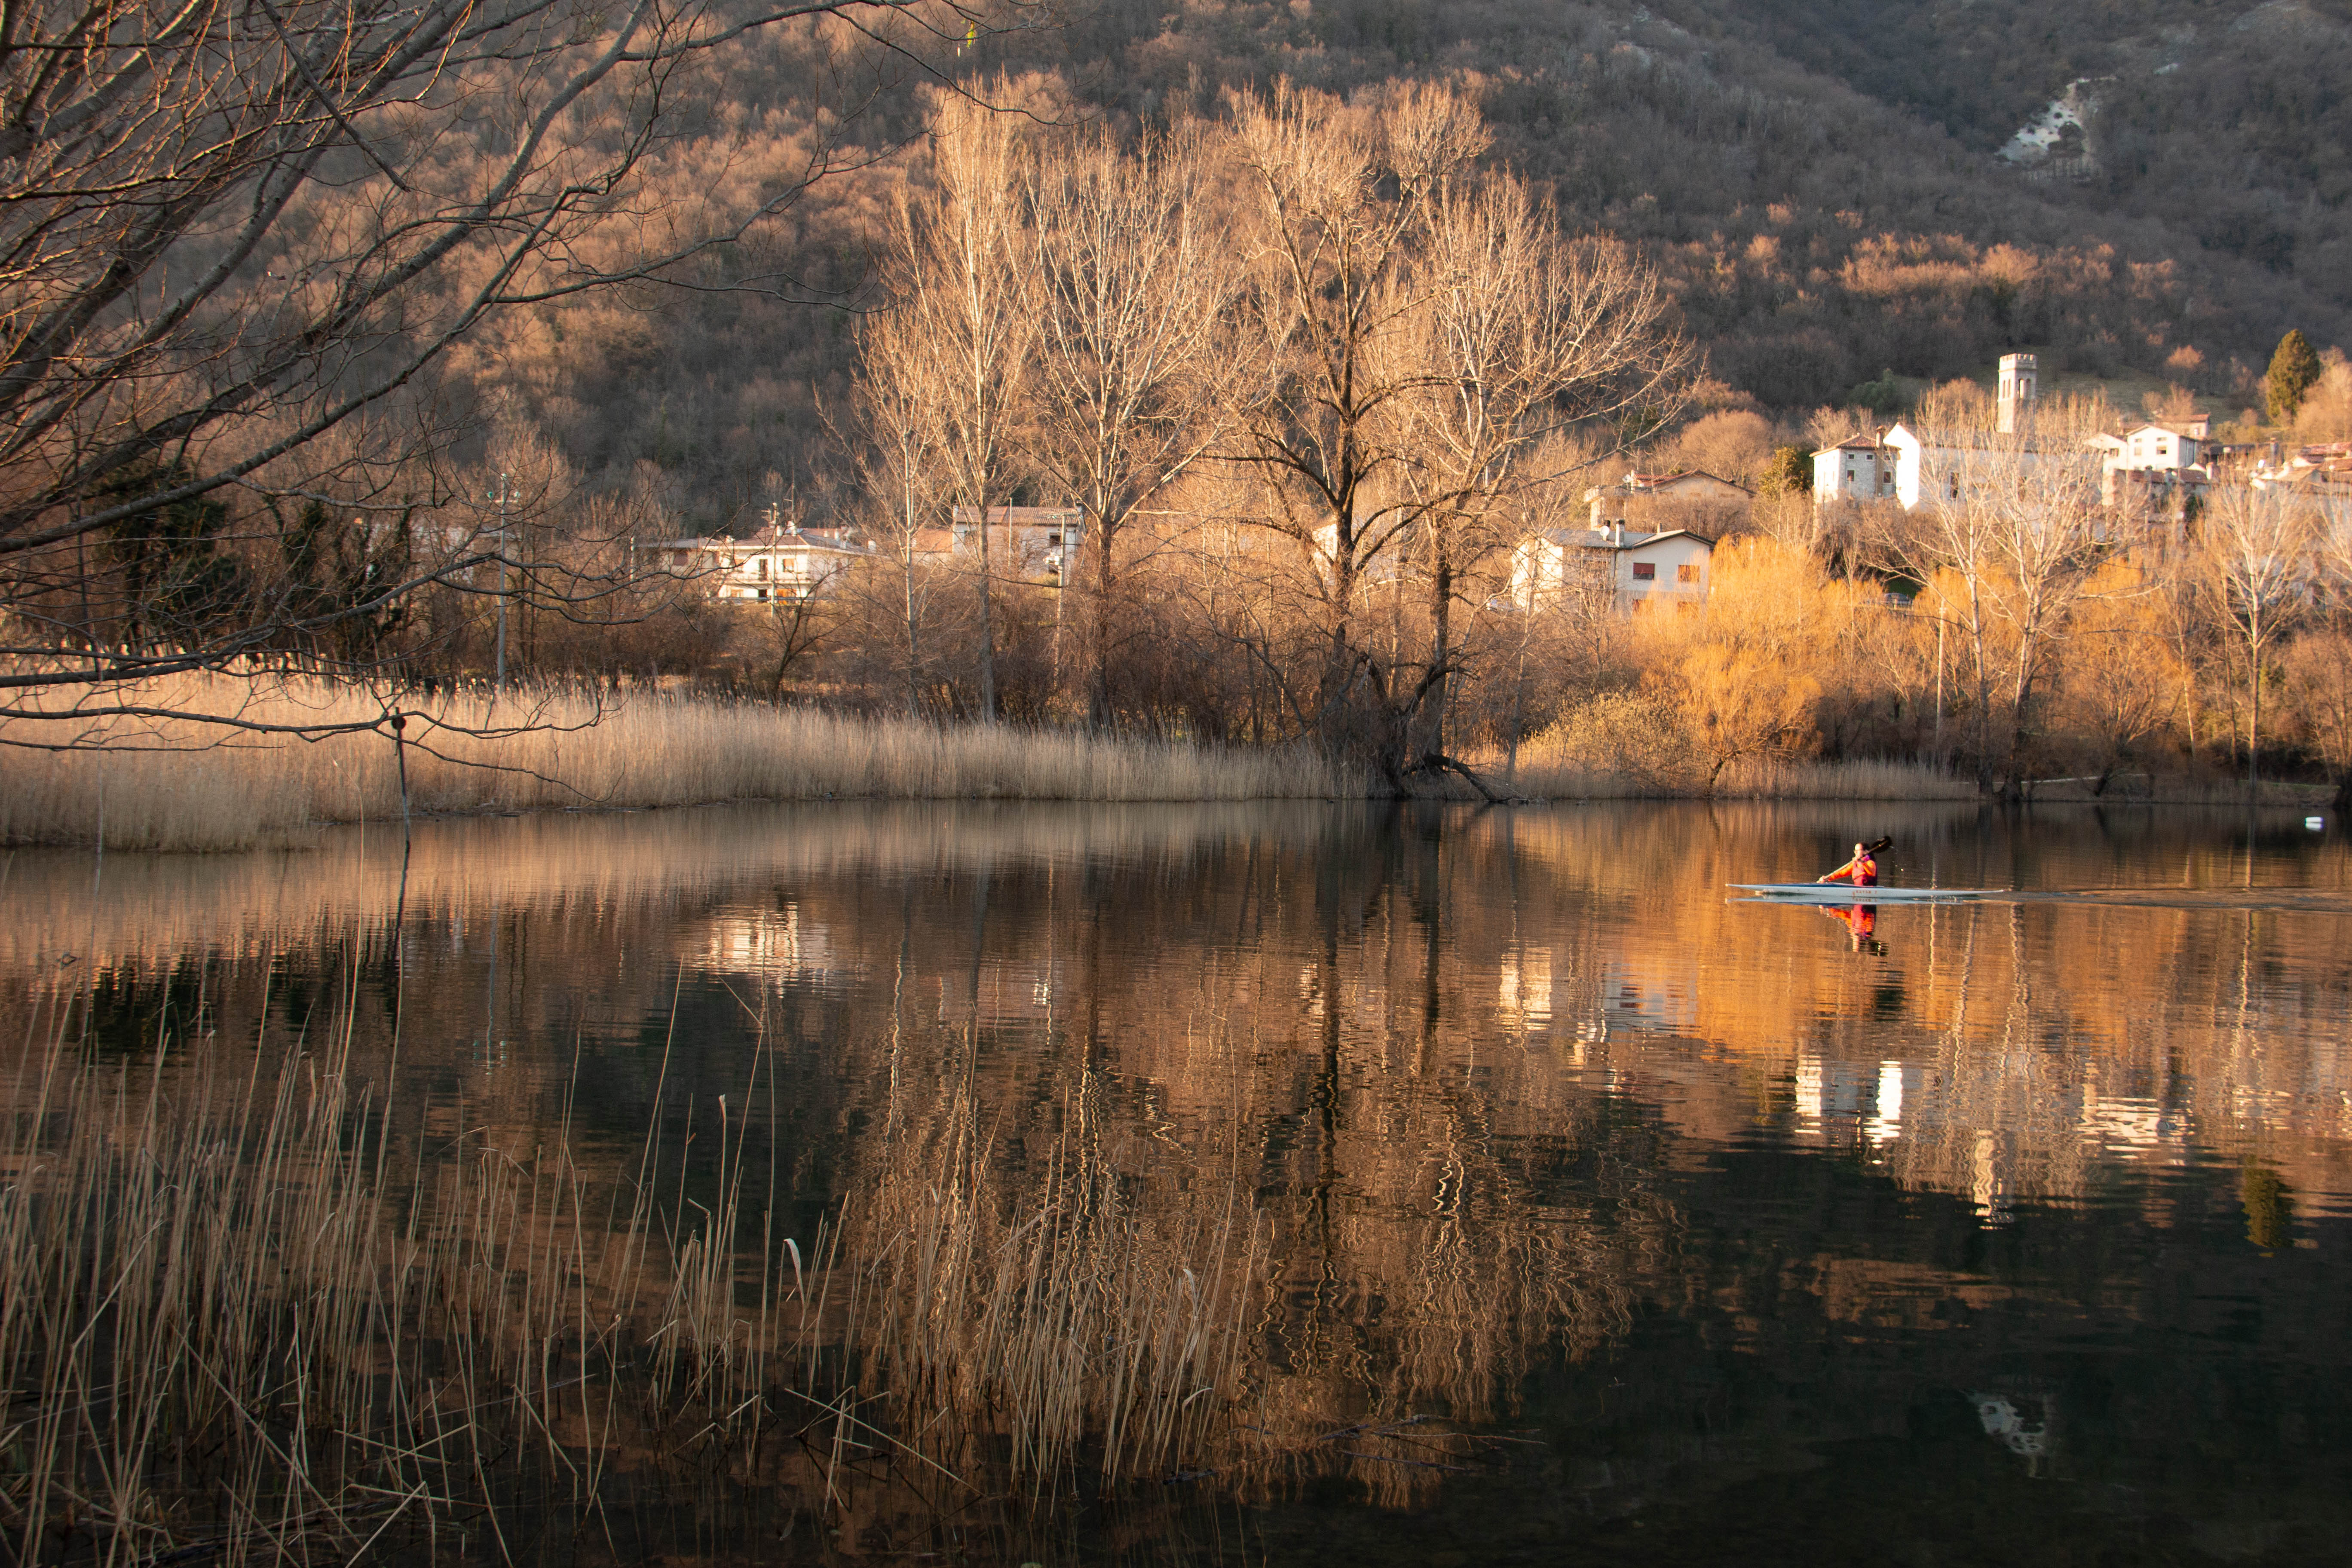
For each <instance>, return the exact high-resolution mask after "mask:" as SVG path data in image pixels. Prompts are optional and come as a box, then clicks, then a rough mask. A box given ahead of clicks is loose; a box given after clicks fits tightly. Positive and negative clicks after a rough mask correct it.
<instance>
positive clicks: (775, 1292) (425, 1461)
mask: <svg viewBox="0 0 2352 1568" xmlns="http://www.w3.org/2000/svg"><path fill="white" fill-rule="evenodd" d="M354 979H356V977H354ZM50 1005H51V1011H50V1014H49V1016H48V1017H47V1019H46V1020H45V1022H46V1024H47V1027H46V1028H43V1029H42V1030H41V1031H40V1032H41V1034H42V1035H44V1036H46V1038H36V1039H33V1040H30V1041H28V1042H26V1044H27V1047H28V1048H27V1049H26V1051H25V1053H24V1056H23V1058H21V1060H20V1063H19V1065H18V1067H17V1068H16V1071H15V1072H14V1073H12V1074H11V1075H10V1077H11V1082H10V1084H9V1090H10V1101H9V1103H10V1104H11V1105H12V1107H14V1108H15V1110H14V1111H13V1113H12V1114H10V1115H8V1116H6V1117H5V1118H0V1289H5V1301H6V1303H7V1309H8V1310H5V1312H0V1368H5V1372H6V1373H7V1375H8V1377H9V1386H10V1388H11V1389H12V1390H14V1391H16V1392H15V1393H14V1394H12V1397H11V1399H10V1400H9V1401H8V1402H7V1405H6V1406H5V1419H0V1442H5V1446H6V1451H7V1453H8V1455H9V1463H8V1465H7V1466H6V1467H5V1469H0V1540H7V1541H9V1542H10V1544H11V1545H12V1546H13V1548H14V1552H13V1554H12V1556H11V1558H10V1560H11V1561H13V1562H16V1563H67V1562H90V1563H125V1564H128V1563H163V1562H179V1561H183V1560H186V1561H194V1560H197V1559H199V1558H201V1559H204V1560H207V1561H209V1560H213V1559H215V1557H217V1558H218V1559H219V1560H221V1561H226V1562H232V1563H234V1562H247V1561H257V1560H260V1559H262V1558H268V1559H269V1560H272V1561H277V1562H282V1563H310V1562H322V1561H332V1562H349V1561H353V1560H357V1559H362V1558H366V1559H369V1560H372V1561H403V1560H406V1559H407V1557H408V1555H409V1554H410V1553H418V1554H420V1555H429V1556H433V1557H438V1556H440V1555H441V1554H442V1552H441V1550H440V1549H441V1548H444V1547H446V1545H447V1544H448V1541H447V1539H446V1538H447V1537H450V1536H451V1535H453V1534H455V1533H457V1532H458V1531H469V1532H475V1533H477V1534H478V1535H479V1536H482V1537H487V1538H489V1540H490V1541H491V1542H493V1544H494V1550H495V1551H496V1552H497V1554H498V1555H499V1557H500V1558H501V1559H503V1560H504V1561H507V1562H515V1561H518V1560H519V1559H518V1557H517V1555H516V1547H517V1546H518V1545H520V1543H521V1542H525V1541H530V1540H535V1539H541V1540H543V1539H549V1538H560V1537H561V1536H562V1535H564V1534H572V1535H574V1536H575V1539H576V1540H577V1541H578V1542H581V1543H583V1544H584V1543H585V1542H587V1541H588V1540H589V1539H592V1538H593V1536H594V1535H595V1534H596V1532H597V1531H598V1528H599V1522H598V1521H600V1519H601V1520H602V1521H603V1523H602V1529H603V1530H604V1532H605V1533H606V1534H607V1535H609V1534H610V1532H611V1531H612V1530H613V1528H614V1525H613V1522H612V1520H611V1517H610V1513H609V1512H608V1510H623V1509H625V1508H627V1507H629V1506H630V1505H631V1504H632V1503H633V1502H635V1501H637V1500H642V1499H643V1498H644V1497H646V1496H648V1495H659V1494H661V1493H663V1492H665V1491H667V1490H669V1489H677V1488H680V1487H685V1488H687V1489H694V1488H696V1487H698V1486H703V1487H709V1486H710V1485H711V1484H712V1483H713V1482H714V1481H716V1482H718V1483H719V1485H722V1486H723V1485H725V1484H726V1483H727V1482H729V1481H751V1482H753V1483H755V1484H758V1485H761V1486H765V1487H772V1488H774V1489H777V1491H778V1492H779V1493H780V1494H781V1495H782V1496H784V1497H786V1498H788V1499H789V1500H791V1502H792V1503H793V1505H795V1506H797V1507H799V1508H802V1509H806V1510H810V1511H814V1512H821V1511H824V1510H826V1509H827V1508H828V1506H830V1507H832V1508H835V1509H839V1510H844V1511H846V1510H847V1509H848V1507H849V1504H848V1502H847V1501H846V1500H847V1499H849V1498H851V1497H852V1496H853V1495H854V1494H855V1493H856V1492H857V1491H859V1490H862V1489H866V1487H867V1486H868V1485H869V1484H870V1482H871V1477H870V1475H868V1474H867V1473H866V1472H865V1471H863V1470H861V1469H860V1468H859V1467H861V1466H862V1465H864V1464H865V1463H866V1461H867V1460H869V1459H870V1458H872V1457H873V1456H874V1455H875V1454H876V1453H877V1452H880V1453H884V1454H888V1455H893V1456H895V1457H896V1458H897V1460H898V1464H897V1466H896V1467H895V1468H896V1470H897V1472H898V1482H897V1484H898V1488H899V1489H903V1490H904V1491H907V1492H909V1493H911V1494H912V1496H911V1497H910V1498H908V1497H896V1498H894V1499H893V1501H894V1503H895V1506H897V1507H898V1508H900V1509H907V1508H912V1509H914V1510H918V1511H921V1510H930V1511H932V1512H934V1513H937V1514H948V1513H951V1512H953V1511H956V1510H961V1509H968V1508H970V1507H971V1506H972V1505H973V1504H974V1503H975V1502H976V1501H982V1500H987V1499H990V1498H996V1497H1003V1496H1004V1495H1006V1494H1007V1493H1008V1491H1009V1490H1011V1489H1018V1490H1019V1491H1022V1492H1024V1493H1027V1494H1029V1495H1030V1496H1032V1497H1044V1496H1047V1495H1055V1494H1060V1493H1063V1492H1065V1491H1067V1490H1069V1489H1072V1488H1073V1487H1075V1486H1078V1485H1081V1484H1083V1479H1084V1478H1085V1477H1087V1476H1088V1475H1092V1476H1093V1477H1095V1478H1096V1481H1095V1484H1096V1485H1097V1486H1099V1487H1100V1488H1102V1489H1106V1490H1108V1489H1112V1488H1114V1487H1117V1486H1118V1485H1119V1484H1121V1483H1122V1482H1125V1481H1131V1480H1140V1481H1145V1482H1156V1480H1157V1478H1158V1476H1160V1475H1161V1474H1165V1473H1167V1472H1168V1471H1169V1470H1171V1468H1180V1469H1181V1468H1187V1467H1192V1468H1197V1467H1201V1466H1202V1465H1204V1464H1205V1463H1207V1462H1209V1461H1210V1459H1211V1458H1220V1460H1221V1462H1223V1463H1230V1462H1231V1461H1230V1460H1229V1459H1223V1458H1222V1455H1223V1450H1225V1449H1228V1448H1230V1447H1231V1446H1232V1442H1233V1438H1234V1432H1233V1431H1232V1430H1230V1429H1229V1424H1230V1423H1231V1422H1232V1421H1234V1419H1235V1415H1234V1412H1235V1410H1236V1408H1237V1406H1239V1405H1240V1403H1241V1401H1242V1399H1243V1397H1244V1392H1245V1391H1244V1384H1243V1381H1242V1376H1241V1370H1242V1369H1241V1366H1240V1354H1241V1349H1242V1346H1243V1344H1244V1340H1245V1339H1246V1336H1247V1330H1248V1323H1247V1319H1246V1315H1245V1308H1246V1307H1247V1306H1248V1305H1249V1303H1250V1301H1251V1300H1252V1299H1253V1293H1252V1289H1251V1287H1252V1285H1253V1282H1254V1281H1255V1279H1256V1276H1257V1274H1258V1272H1259V1265H1260V1262H1261V1248H1262V1245H1263V1237H1262V1234H1261V1229H1260V1226H1259V1223H1258V1220H1257V1217H1256V1216H1255V1214H1254V1212H1253V1211H1252V1209H1251V1207H1250V1205H1249V1203H1248V1200H1247V1194H1248V1188H1247V1185H1246V1184H1245V1183H1244V1182H1242V1181H1240V1179H1239V1173H1236V1180H1235V1181H1234V1183H1233V1184H1228V1185H1226V1186H1224V1187H1223V1188H1221V1189H1220V1191H1219V1192H1218V1193H1217V1194H1214V1195H1211V1194H1207V1193H1206V1192H1205V1191H1204V1193H1203V1194H1202V1195H1201V1196H1200V1197H1199V1198H1198V1200H1197V1201H1196V1202H1194V1203H1192V1205H1191V1206H1190V1207H1186V1208H1182V1209H1181V1211H1179V1212H1171V1213H1169V1214H1168V1215H1151V1214H1144V1213H1139V1212H1135V1211H1136V1210H1137V1206H1138V1205H1136V1204H1135V1203H1134V1202H1133V1201H1132V1200H1129V1199H1126V1198H1123V1197H1122V1196H1121V1194H1119V1193H1118V1192H1117V1191H1115V1190H1113V1189H1114V1188H1115V1186H1116V1184H1115V1182H1114V1181H1113V1180H1112V1178H1111V1176H1110V1175H1109V1173H1107V1172H1105V1171H1104V1170H1103V1169H1101V1168H1100V1162H1099V1161H1090V1160H1088V1159H1087V1157H1086V1156H1085V1154H1084V1153H1083V1152H1081V1151H1077V1150H1075V1149H1071V1148H1061V1149H1057V1150H1055V1151H1053V1152H1051V1154H1050V1156H1049V1159H1048V1164H1049V1166H1050V1169H1049V1170H1048V1171H1047V1173H1046V1180H1045V1191H1044V1193H1043V1194H1042V1204H1041V1205H1027V1204H1024V1203H1023V1202H1019V1201H1016V1194H1007V1193H1003V1192H999V1191H998V1190H996V1187H995V1186H994V1184H992V1182H991V1181H990V1180H989V1179H988V1178H987V1177H986V1175H985V1173H984V1171H983V1169H982V1162H983V1160H984V1156H985V1153H986V1150H985V1147H984V1143H983V1142H982V1141H979V1140H976V1139H974V1138H973V1137H972V1136H971V1127H970V1126H969V1125H968V1120H969V1118H968V1116H967V1124H952V1123H951V1124H950V1126H948V1127H946V1128H943V1129H938V1130H933V1131H929V1132H928V1133H923V1134H920V1135H918V1134H915V1133H908V1134H906V1135H904V1136H905V1142H906V1147H905V1149H904V1151H903V1152H904V1153H905V1154H906V1156H907V1158H906V1159H904V1160H902V1161H899V1162H898V1163H894V1164H893V1165H891V1166H890V1167H888V1168H887V1170H886V1171H885V1172H884V1173H882V1175H881V1179H880V1180H879V1181H878V1182H877V1184H874V1185H873V1186H872V1187H871V1188H870V1189H869V1191H868V1192H867V1194H866V1195H865V1196H863V1197H861V1198H858V1199H855V1200H852V1201H850V1202H849V1203H847V1204H846V1205H842V1206H841V1207H840V1208H839V1209H838V1211H837V1212H836V1213H835V1214H834V1215H828V1216H827V1220H828V1223H826V1224H824V1225H823V1226H820V1228H819V1231H818V1233H817V1235H816V1236H815V1237H814V1238H813V1244H812V1245H811V1246H809V1247H805V1248H804V1247H803V1246H802V1245H801V1244H800V1242H798V1241H796V1240H793V1239H790V1238H788V1237H786V1236H784V1235H782V1234H780V1232H779V1221H780V1219H781V1218H782V1215H781V1214H780V1212H779V1205H780V1203H782V1202H783V1201H784V1200H785V1194H782V1192H781V1191H780V1190H779V1187H778V1181H779V1173H778V1171H777V1170H776V1168H775V1166H774V1163H773V1161H772V1159H770V1160H767V1161H761V1160H758V1159H755V1158H750V1157H747V1154H746V1150H747V1147H749V1146H750V1145H751V1142H753V1137H752V1135H753V1132H754V1124H755V1122H756V1121H758V1112H757V1111H756V1110H751V1107H752V1106H755V1105H757V1104H759V1103H761V1098H762V1097H765V1098H766V1099H767V1100H769V1101H772V1099H773V1091H772V1088H771V1086H769V1085H768V1084H766V1083H763V1082H760V1081H758V1075H757V1073H756V1072H755V1075H754V1080H753V1081H751V1082H750V1083H747V1084H745V1085H744V1086H743V1087H742V1091H741V1094H740V1100H741V1102H742V1103H740V1104H738V1105H736V1106H735V1107H734V1108H733V1109H732V1110H730V1106H729V1102H728V1097H727V1096H724V1095H721V1096H718V1097H717V1098H716V1100H715V1102H697V1101H695V1100H692V1099H691V1098H689V1097H682V1096H677V1095H675V1094H673V1095H672V1096H671V1097H670V1099H669V1101H668V1102H667V1103H665V1101H664V1100H663V1099H662V1097H661V1096H660V1095H659V1094H658V1093H657V1094H656V1101H655V1104H654V1106H653V1110H652V1113H651V1115H650V1118H649V1120H648V1121H647V1123H646V1128H645V1130H644V1133H643V1139H642V1145H641V1147H639V1148H638V1149H636V1150H635V1152H632V1153H630V1154H628V1155H627V1157H626V1158H624V1159H622V1160H620V1162H619V1163H618V1164H617V1165H615V1164H614V1163H613V1161H611V1160H609V1159H604V1158H601V1157H600V1156H598V1155H597V1154H596V1153H595V1152H593V1151H589V1152H583V1151H582V1149H581V1148H580V1147H579V1146H578V1143H577V1134H576V1132H575V1129H574V1126H573V1117H572V1104H571V1100H572V1095H571V1094H570V1093H567V1094H566V1096H565V1105H564V1114H563V1117H562V1125H561V1126H560V1127H555V1128H541V1127H531V1128H523V1129H515V1128H511V1127H506V1126H502V1125H500V1124H499V1123H498V1122H497V1121H496V1119H495V1118H493V1119H492V1121H490V1122H489V1123H488V1124H485V1125H477V1126H473V1127H471V1128H470V1129H469V1130H468V1131H466V1132H465V1133H463V1134H461V1135H460V1136H458V1137H457V1138H456V1139H454V1140H453V1139H448V1138H439V1137H436V1138H428V1137H425V1136H423V1135H422V1134H423V1132H424V1131H425V1129H424V1127H423V1125H422V1123H421V1122H420V1121H418V1119H417V1118H416V1117H415V1115H414V1114H413V1113H412V1114H407V1115H403V1114H398V1113H396V1112H395V1111H394V1106H393V1102H394V1094H393V1088H394V1084H393V1079H392V1075H391V1073H390V1072H389V1070H384V1071H381V1072H373V1071H371V1069H370V1068H367V1067H365V1066H363V1065H362V1063H361V1062H360V1061H359V1060H358V1059H357V1058H356V1057H355V1053H354V1048H353V1043H352V1038H351V1022H350V1019H349V1018H348V1016H346V1017H345V1018H343V1019H341V1020H339V1021H338V1023H337V1024H336V1026H334V1027H332V1028H331V1029H328V1030H326V1031H323V1033H322V1036H321V1037H320V1038H319V1039H317V1040H316V1041H315V1042H312V1043H311V1045H310V1047H308V1048H306V1046H305V1043H304V1042H302V1041H301V1040H299V1039H298V1038H286V1039H281V1038H279V1037H277V1035H276V1033H275V1032H274V1031H265V1032H264V1037H262V1038H260V1039H257V1042H256V1044H255V1045H254V1046H253V1047H251V1048H250V1051H249V1053H246V1052H239V1051H237V1050H236V1049H234V1048H224V1047H220V1046H218V1045H214V1046H209V1047H205V1046H199V1047H196V1048H193V1049H189V1048H184V1047H183V1045H182V1043H181V1042H179V1041H177V1040H173V1039H168V1038H167V1039H159V1040H158V1041H156V1042H155V1045H154V1047H153V1049H152V1052H151V1053H148V1054H146V1055H144V1056H142V1057H135V1058H122V1057H120V1056H117V1055H114V1054H112V1053H107V1052H103V1051H97V1052H93V1051H92V1050H90V1049H89V1047H88V1045H87V1042H85V1041H83V1040H81V1039H80V1038H79V1037H78V1026H86V1019H87V1016H88V1013H89V1001H88V998H87V995H86V994H79V993H75V992H72V991H70V990H64V991H61V993H60V994H57V995H55V996H53V997H52V999H51V1004H50ZM666 1063H667V1056H665V1064H666ZM574 1088H575V1089H576V1088H577V1086H576V1085H575V1086H574ZM430 1120H431V1114H430V1111H429V1110H428V1112H427V1114H426V1116H425V1121H430ZM764 1132H765V1134H766V1135H767V1136H768V1137H769V1139H770V1141H771V1142H772V1129H766V1130H764ZM698 1140H699V1141H701V1142H702V1148H701V1149H700V1150H698V1151H695V1152H694V1153H693V1155H692V1157H691V1159H689V1157H688V1146H689V1145H691V1144H693V1143H695V1142H697V1141H698ZM714 1150H715V1152H711V1151H714ZM1081 1341H1082V1342H1085V1343H1087V1344H1090V1345H1096V1346H1099V1347H1102V1353H1101V1354H1099V1355H1095V1356H1074V1355H1072V1354H1070V1353H1069V1351H1070V1348H1071V1346H1072V1345H1073V1343H1074V1342H1081ZM1253 1429H1256V1428H1253ZM886 1485H887V1481H886ZM860 1501H865V1500H864V1499H860ZM591 1556H592V1558H593V1552H592V1553H591Z"/></svg>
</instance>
